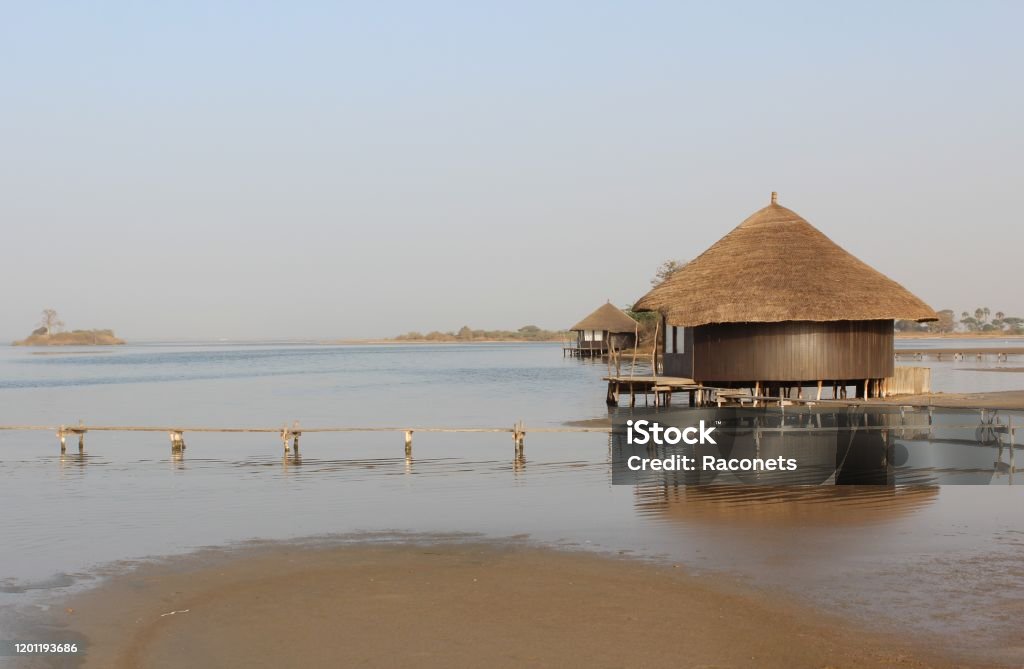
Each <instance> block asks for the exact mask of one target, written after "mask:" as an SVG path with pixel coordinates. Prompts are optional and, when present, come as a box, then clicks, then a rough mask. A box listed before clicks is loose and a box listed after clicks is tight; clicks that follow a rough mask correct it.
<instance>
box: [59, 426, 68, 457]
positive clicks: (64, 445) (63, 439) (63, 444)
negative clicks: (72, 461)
mask: <svg viewBox="0 0 1024 669" xmlns="http://www.w3.org/2000/svg"><path fill="white" fill-rule="evenodd" d="M57 438H58V439H60V452H61V453H67V451H68V438H67V433H66V432H65V431H64V426H63V425H61V426H60V429H59V430H57Z"/></svg>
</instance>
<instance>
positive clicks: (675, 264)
mask: <svg viewBox="0 0 1024 669" xmlns="http://www.w3.org/2000/svg"><path fill="white" fill-rule="evenodd" d="M684 267H686V261H685V260H666V261H665V262H663V263H661V264H660V265H658V269H657V270H655V272H654V278H653V279H651V285H652V286H657V285H658V284H660V283H662V282H664V281H665V280H666V279H668V278H669V277H671V276H672V275H673V274H675V273H676V272H678V271H679V270H681V269H682V268H684Z"/></svg>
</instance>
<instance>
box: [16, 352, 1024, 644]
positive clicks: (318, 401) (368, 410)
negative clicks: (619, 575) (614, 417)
mask: <svg viewBox="0 0 1024 669" xmlns="http://www.w3.org/2000/svg"><path fill="white" fill-rule="evenodd" d="M919 343H920V342H913V341H910V340H901V341H900V343H899V345H901V346H910V345H915V346H916V345H918V344H919ZM948 344H949V342H948V340H947V341H946V342H944V345H948ZM34 353H35V351H30V350H26V349H20V348H18V349H14V348H11V349H4V350H0V423H2V424H14V423H17V424H27V423H33V424H60V423H67V424H72V423H75V422H77V421H78V420H79V419H82V420H84V421H85V422H87V423H91V424H101V423H102V424H143V425H145V424H149V425H161V424H162V425H166V424H189V425H211V426H253V425H261V426H268V427H274V426H280V425H283V424H286V423H289V424H290V423H291V422H292V421H294V420H299V421H301V424H302V425H303V426H306V427H312V426H317V425H321V426H323V425H367V426H373V425H376V426H384V425H417V426H511V425H512V424H513V423H514V422H515V421H517V420H520V419H521V420H523V421H525V422H526V423H527V425H528V426H531V425H532V426H559V425H563V424H564V423H565V422H567V421H573V420H582V419H588V418H598V417H606V416H607V415H608V411H607V409H606V407H605V405H604V385H603V382H602V381H601V376H602V375H603V374H604V373H605V371H606V369H605V367H604V365H603V364H600V363H597V364H593V363H586V362H581V361H578V360H569V359H564V358H562V357H561V355H560V350H559V345H557V344H555V345H522V344H502V345H486V346H459V345H439V346H365V347H357V346H348V347H343V346H336V347H321V346H301V345H293V346H281V345H277V346H271V345H266V346H221V345H151V346H127V347H122V348H117V349H113V350H103V351H98V350H95V349H87V350H85V352H84V353H82V354H74V355H65V354H63V353H64V351H62V352H61V353H62V354H58V355H34ZM47 353H49V351H47ZM913 364H926V365H928V366H931V367H933V369H934V370H935V371H934V372H933V374H934V378H933V387H934V389H935V390H949V391H988V390H1000V389H1015V388H1020V387H1021V386H1024V376H1019V375H1017V374H1011V373H1002V374H1001V373H989V372H969V371H962V369H961V368H963V367H978V366H980V365H979V364H978V363H977V361H969V362H966V363H935V362H933V361H927V362H925V363H913ZM983 364H985V365H989V364H991V365H992V366H995V363H994V362H993V363H988V362H984V363H983ZM1004 364H1005V363H1004ZM1009 364H1010V366H1012V365H1013V364H1014V362H1013V359H1011V361H1010V363H1009ZM1021 420H1022V421H1024V417H1022V418H1021ZM186 440H187V443H188V448H187V449H186V451H185V453H184V456H183V457H182V458H180V459H178V458H175V457H172V455H171V452H170V447H169V443H168V441H167V436H166V434H162V433H152V434H147V433H91V434H89V435H87V437H86V447H85V452H84V453H83V454H79V453H78V452H77V448H76V447H75V445H74V444H73V443H72V444H69V449H68V452H67V454H66V455H64V456H61V455H60V453H59V450H58V447H57V441H56V438H55V437H54V435H53V434H51V433H43V432H0V504H2V505H3V508H4V509H5V512H4V513H3V515H2V516H0V532H2V536H3V537H4V541H3V543H2V546H0V604H4V605H8V606H11V605H26V604H31V603H33V602H38V601H42V600H44V599H45V598H47V597H49V596H52V595H53V594H54V593H58V594H59V593H61V592H64V591H66V590H67V589H68V588H72V587H77V586H79V585H81V584H83V583H88V575H89V574H90V573H91V570H92V568H93V567H95V566H97V565H102V564H104V563H109V562H111V561H115V560H122V559H134V558H141V557H146V556H160V555H172V554H176V553H182V552H186V551H190V550H193V549H195V548H197V547H201V546H206V545H221V544H225V543H228V542H233V541H240V540H245V539H252V538H261V539H287V538H293V537H305V536H310V535H322V534H332V533H340V534H347V533H351V532H360V531H369V532H374V531H407V532H429V533H446V532H477V533H481V534H483V535H485V536H490V537H502V536H512V535H522V534H527V535H529V536H530V537H531V538H533V539H534V540H536V541H539V542H542V543H549V544H554V545H574V546H583V547H587V548H593V549H595V550H602V551H610V552H627V553H631V554H636V555H640V556H646V557H655V558H662V559H667V560H671V561H674V562H679V563H683V564H686V565H688V566H690V567H692V568H694V569H698V570H705V569H706V570H724V571H727V572H730V573H733V574H735V575H736V577H737V578H740V579H747V580H749V581H751V582H756V583H761V584H764V585H768V586H778V587H782V588H785V589H788V590H790V591H792V592H793V593H794V594H796V595H797V596H799V597H804V598H807V599H809V600H811V601H813V602H815V603H817V604H818V605H824V606H826V607H828V608H832V609H836V610H840V611H845V612H848V613H850V614H851V615H855V616H857V617H858V618H862V619H865V620H867V621H869V622H871V623H873V624H878V625H881V626H889V625H892V624H896V625H898V626H901V627H900V628H901V629H907V630H908V631H920V632H937V633H940V634H942V635H945V636H946V637H947V639H948V640H951V641H952V643H953V645H956V646H960V647H965V648H973V649H976V650H977V651H978V652H979V653H980V652H982V651H983V649H984V650H985V651H986V652H987V651H991V650H993V649H995V650H997V651H999V652H1003V651H1006V652H1008V653H1010V655H1009V656H1010V657H1024V654H1021V649H1019V648H1018V649H1017V650H1013V649H1008V648H1007V644H1008V642H1007V641H1006V638H1007V634H1009V633H1011V632H1012V631H1013V630H1015V629H1018V628H1019V620H1020V614H1021V612H1022V611H1024V559H1022V557H1021V556H1022V554H1024V488H1022V487H1021V486H1009V485H1006V484H1007V483H1008V478H1007V477H1006V476H997V475H995V474H993V473H992V472H989V474H988V475H987V476H986V477H983V478H985V480H986V481H990V482H992V483H994V485H990V486H915V487H910V488H902V487H901V488H897V489H895V490H891V489H878V488H868V489H849V488H847V489H836V488H829V489H822V488H813V489H803V490H789V491H772V490H769V489H766V488H732V489H728V490H726V489H722V488H719V487H713V488H668V487H658V486H643V487H631V486H613V485H611V473H610V469H609V465H608V461H609V439H608V437H607V435H603V434H541V433H534V434H530V435H528V437H527V442H526V448H525V460H523V461H519V462H516V461H515V460H514V457H513V444H512V438H511V436H510V435H508V434H428V433H419V434H416V435H415V440H414V450H413V458H412V459H411V460H407V459H406V458H405V456H404V448H403V444H402V436H401V434H396V433H370V434H366V433H349V434H312V433H310V434H306V435H304V436H303V438H302V447H301V455H300V456H286V455H283V454H282V452H281V450H282V449H281V443H280V440H279V438H278V437H277V436H276V435H274V434H242V435H218V434H186ZM910 446H911V449H912V450H913V449H915V448H919V446H918V445H916V444H910ZM946 447H947V448H951V447H955V445H954V446H950V445H946ZM929 448H930V447H929ZM989 458H990V454H988V453H985V454H984V456H982V458H981V459H982V460H983V461H984V460H988V459H989ZM983 464H984V463H983ZM8 612H9V610H8ZM2 636H3V635H2V633H0V637H2ZM1014 653H1016V655H1014Z"/></svg>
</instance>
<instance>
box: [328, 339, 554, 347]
mask: <svg viewBox="0 0 1024 669" xmlns="http://www.w3.org/2000/svg"><path fill="white" fill-rule="evenodd" d="M562 341H563V340H561V339H467V340H459V339H457V340H454V341H453V340H450V339H444V340H434V339H329V340H324V341H318V342H315V343H317V344H321V345H324V346H346V345H349V346H351V345H360V346H370V345H372V346H382V345H386V344H392V345H403V344H415V345H422V344H444V345H452V344H558V343H560V342H562Z"/></svg>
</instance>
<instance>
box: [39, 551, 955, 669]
mask: <svg viewBox="0 0 1024 669" xmlns="http://www.w3.org/2000/svg"><path fill="white" fill-rule="evenodd" d="M59 615H60V616H61V619H62V620H61V622H62V623H63V624H66V625H67V626H68V627H69V629H70V630H73V631H74V632H76V633H80V634H83V635H84V636H85V638H86V639H87V645H88V649H89V650H88V654H87V657H86V661H85V665H84V666H86V667H102V668H122V667H124V668H127V667H153V668H162V667H215V666H216V667H229V666H244V667H275V668H276V667H288V666H295V667H322V666H355V665H358V666H368V667H384V666H387V667H390V666H417V667H480V666H487V667H520V666H524V665H526V666H552V667H554V666H559V667H563V666H565V667H621V666H651V667H655V666H666V667H667V666H686V667H755V666H756V667H769V668H771V667H780V668H781V667H787V668H788V667H889V666H899V667H925V666H934V667H947V666H961V665H957V664H956V663H955V662H953V661H952V660H950V659H949V658H943V657H939V656H936V655H934V654H933V652H934V651H931V650H926V649H924V648H923V647H921V646H917V647H914V646H912V645H910V642H908V641H907V640H906V639H904V638H899V637H896V636H895V635H894V636H892V637H889V636H886V635H885V634H882V633H879V632H870V633H869V632H865V631H863V630H862V629H860V628H858V626H857V625H854V624H851V623H850V622H849V621H843V620H840V619H838V618H833V617H831V616H830V615H828V614H827V612H825V613H823V612H820V611H814V610H810V609H808V608H806V607H803V606H799V605H796V604H794V603H793V602H792V601H789V600H787V599H786V598H785V597H783V596H780V595H778V594H773V593H770V592H767V591H760V590H751V589H748V588H746V587H743V586H741V585H740V584H739V583H738V582H737V581H734V580H732V579H729V578H728V577H725V576H714V577H707V576H698V575H693V574H689V573H687V572H686V571H684V570H683V569H681V568H676V567H675V566H673V565H654V564H650V563H647V562H641V561H638V560H626V559H618V558H610V557H602V556H597V555H593V554H581V553H578V552H568V551H553V550H545V549H539V548H533V547H529V546H526V545H524V544H521V543H518V542H507V543H486V542H485V543H464V542H442V543H428V544H424V543H414V544H410V543H403V544H398V545H394V544H355V545H347V546H337V545H334V546H317V545H312V546H311V545H308V544H275V545H270V546H262V547H256V548H246V549H242V550H229V551H219V550H211V551H205V552H201V553H198V554H196V555H193V556H188V557H184V558H174V559H172V560H169V561H165V562H160V563H151V564H144V565H142V566H140V567H138V568H137V569H134V570H130V571H128V572H126V573H122V574H120V575H117V576H115V577H113V578H112V579H111V580H110V581H109V582H108V583H106V584H105V585H103V586H101V587H99V588H97V589H95V590H92V591H90V592H87V593H84V594H81V595H78V596H77V597H75V598H74V599H73V600H72V601H70V602H68V603H67V604H66V608H63V609H62V612H61V613H60V614H59ZM971 666H975V665H971Z"/></svg>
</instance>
